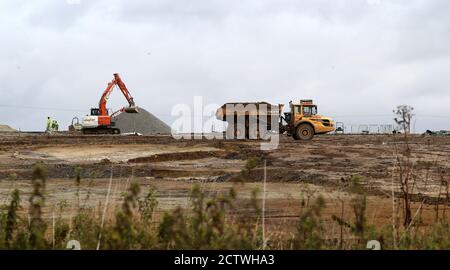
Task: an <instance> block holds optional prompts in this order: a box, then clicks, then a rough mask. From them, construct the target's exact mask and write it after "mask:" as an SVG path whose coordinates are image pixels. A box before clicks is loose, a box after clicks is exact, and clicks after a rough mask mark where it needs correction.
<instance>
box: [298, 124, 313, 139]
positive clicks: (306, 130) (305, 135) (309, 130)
mask: <svg viewBox="0 0 450 270" xmlns="http://www.w3.org/2000/svg"><path fill="white" fill-rule="evenodd" d="M313 137H314V128H313V127H312V126H311V125H308V124H301V125H300V126H298V127H297V130H296V131H295V135H294V138H295V139H296V140H302V141H309V140H312V138H313Z"/></svg>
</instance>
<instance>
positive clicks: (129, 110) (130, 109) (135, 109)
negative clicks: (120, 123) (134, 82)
mask: <svg viewBox="0 0 450 270" xmlns="http://www.w3.org/2000/svg"><path fill="white" fill-rule="evenodd" d="M124 109H125V112H126V113H138V112H139V110H138V107H137V106H129V107H125V108H124Z"/></svg>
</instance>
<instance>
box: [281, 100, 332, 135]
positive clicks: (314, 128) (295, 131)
mask: <svg viewBox="0 0 450 270" xmlns="http://www.w3.org/2000/svg"><path fill="white" fill-rule="evenodd" d="M289 108H290V112H288V113H285V114H284V120H285V122H286V123H287V126H286V131H287V133H288V134H289V135H292V136H293V137H294V139H296V140H311V139H312V138H313V137H314V135H315V134H325V133H328V132H332V131H334V122H333V120H332V119H330V118H328V117H324V116H320V115H318V110H317V105H315V104H314V102H313V101H312V100H300V102H299V103H293V102H292V101H291V102H289Z"/></svg>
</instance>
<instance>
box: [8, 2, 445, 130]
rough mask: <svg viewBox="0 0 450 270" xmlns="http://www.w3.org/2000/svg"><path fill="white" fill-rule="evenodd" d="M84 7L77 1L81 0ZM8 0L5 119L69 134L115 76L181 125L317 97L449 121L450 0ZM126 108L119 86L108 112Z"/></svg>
mask: <svg viewBox="0 0 450 270" xmlns="http://www.w3.org/2000/svg"><path fill="white" fill-rule="evenodd" d="M74 3H75V4H74ZM76 3H77V0H29V1H26V0H1V1H0V93H1V95H0V123H2V124H9V125H11V126H12V127H15V128H21V129H22V130H42V129H44V128H45V118H46V117H47V115H49V116H52V117H55V118H57V119H58V120H59V121H60V123H61V124H60V125H61V126H62V127H63V128H66V127H67V126H68V125H69V123H70V121H71V119H72V117H74V116H79V117H81V116H83V115H85V114H86V113H88V111H89V109H90V108H91V107H93V106H96V105H97V103H98V99H99V97H100V95H101V92H102V91H103V89H104V88H105V86H106V83H107V82H108V81H110V80H111V79H112V78H113V73H115V72H118V73H120V74H121V76H122V78H123V80H124V81H125V83H126V84H127V86H128V88H129V89H130V91H131V93H132V95H133V96H134V98H135V101H136V103H137V104H138V105H139V106H141V107H144V108H146V109H147V110H149V111H150V112H152V113H154V114H155V115H157V116H158V117H160V118H161V119H163V120H165V121H166V122H167V123H168V124H171V122H172V121H173V120H174V119H175V118H174V117H171V115H170V114H171V109H172V106H173V105H174V104H178V103H186V104H188V105H192V104H193V96H203V99H204V101H205V103H216V104H223V103H225V102H231V101H263V100H264V101H268V102H271V103H285V104H287V103H288V102H289V100H291V99H294V100H295V99H297V100H298V99H300V98H311V99H314V100H315V102H316V103H317V104H318V106H319V112H320V113H321V114H323V115H327V116H331V117H334V118H335V119H336V120H337V121H344V122H345V123H346V124H382V123H391V122H392V118H393V116H392V110H393V109H394V107H395V106H396V105H400V104H404V103H406V104H408V105H411V106H413V107H414V108H415V111H416V114H417V123H416V124H417V127H416V129H417V131H423V130H426V129H434V130H440V129H450V106H449V105H450V89H449V86H450V46H449V45H450V16H449V14H450V1H448V0H391V1H387V0H311V1H300V0H202V1H200V0H190V1H187V0H186V1H181V0H145V1H144V0H141V1H138V0H126V1H125V0H98V1H96V0H79V4H76ZM125 104H126V102H125V100H124V99H123V97H122V96H121V94H120V92H119V91H117V92H115V93H113V95H112V97H111V102H110V103H109V107H111V108H113V109H118V108H120V107H121V106H123V105H125Z"/></svg>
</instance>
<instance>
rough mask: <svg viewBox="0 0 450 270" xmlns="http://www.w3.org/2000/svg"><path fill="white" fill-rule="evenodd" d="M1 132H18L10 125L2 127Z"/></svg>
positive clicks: (0, 126) (0, 127)
mask: <svg viewBox="0 0 450 270" xmlns="http://www.w3.org/2000/svg"><path fill="white" fill-rule="evenodd" d="M0 132H17V130H15V129H13V128H12V127H10V126H8V125H0Z"/></svg>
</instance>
